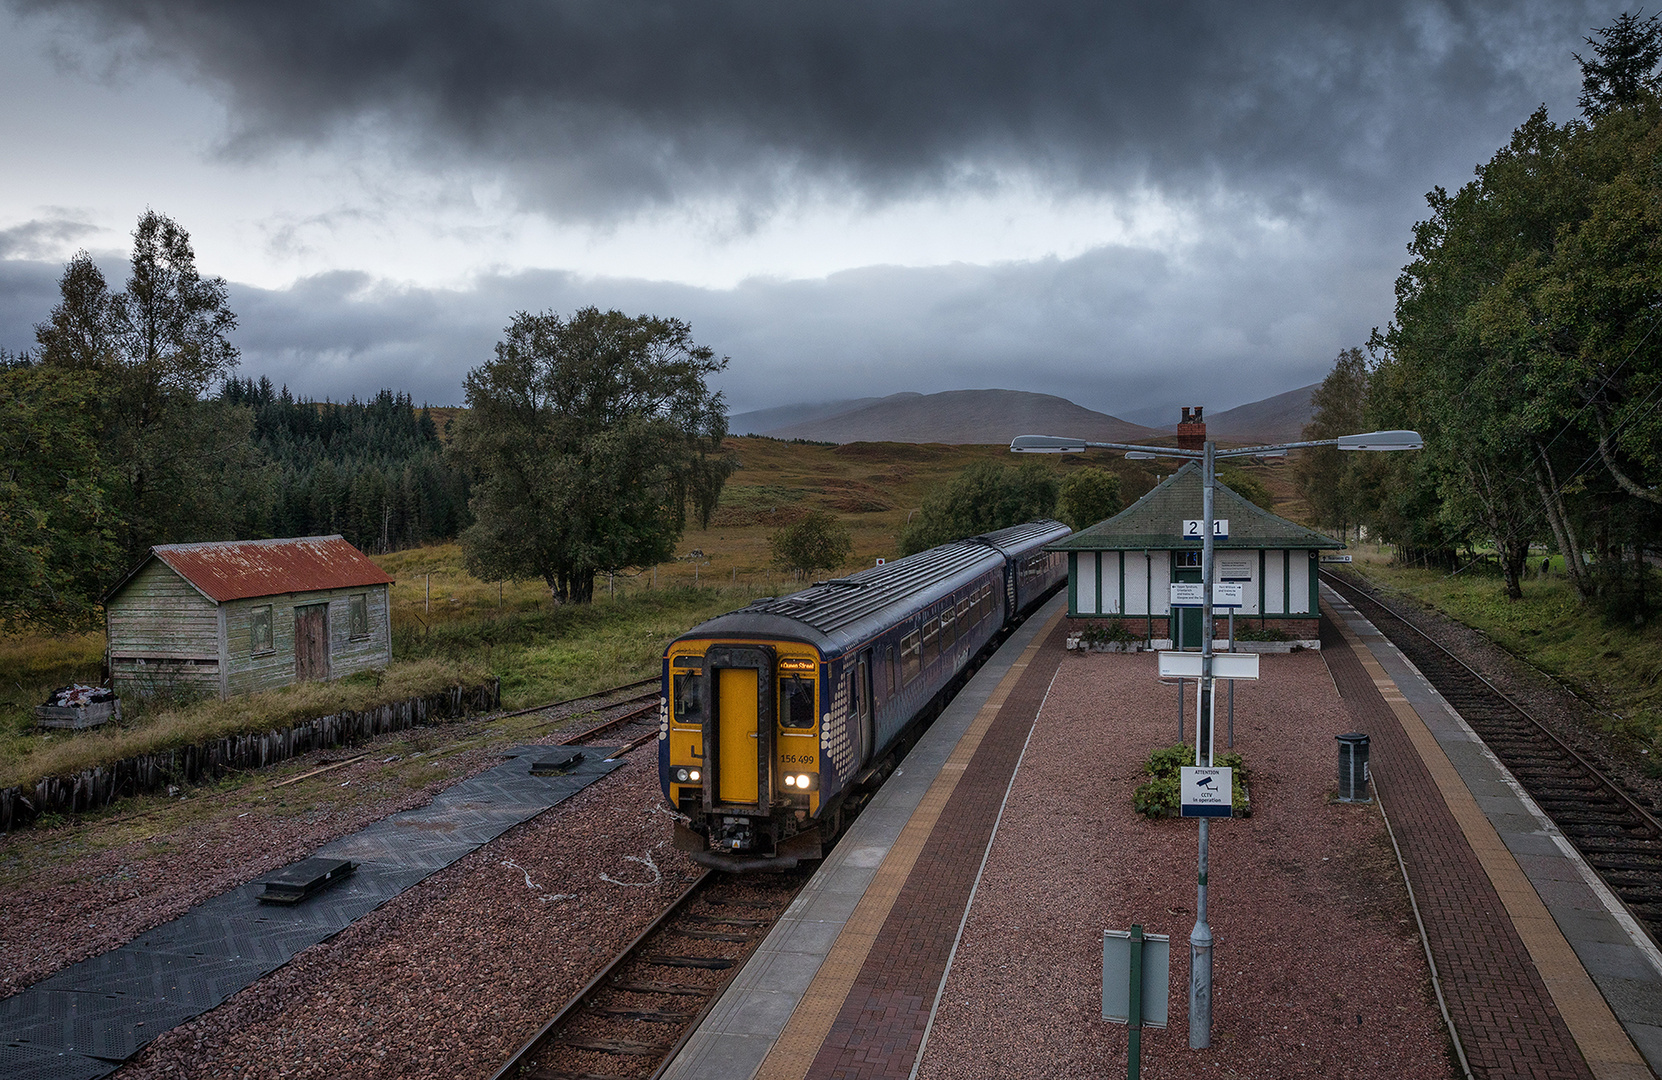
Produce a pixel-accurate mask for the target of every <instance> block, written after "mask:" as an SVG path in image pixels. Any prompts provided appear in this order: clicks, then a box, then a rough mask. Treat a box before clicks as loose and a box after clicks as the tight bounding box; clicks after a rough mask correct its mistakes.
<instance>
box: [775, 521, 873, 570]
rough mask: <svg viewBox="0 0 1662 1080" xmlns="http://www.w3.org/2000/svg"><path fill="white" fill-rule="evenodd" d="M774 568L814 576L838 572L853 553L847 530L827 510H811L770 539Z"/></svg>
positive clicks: (852, 541) (852, 545)
mask: <svg viewBox="0 0 1662 1080" xmlns="http://www.w3.org/2000/svg"><path fill="white" fill-rule="evenodd" d="M768 547H769V548H770V549H772V551H773V562H774V565H775V566H778V567H780V568H781V569H784V570H790V571H792V572H794V573H799V574H804V575H808V576H812V575H813V573H814V571H816V570H835V569H836V568H837V567H839V566H841V565H843V564H844V563H846V562H847V561H848V557H849V556H850V555H852V554H853V553H854V539H853V537H851V536H850V535H849V532H848V526H847V525H844V524H843V523H842V522H841V521H840V520H838V519H837V518H836V517H834V516H833V515H831V514H828V513H826V512H825V511H824V510H810V511H808V513H807V514H805V515H804V516H803V517H802V518H801V519H800V520H798V521H796V522H794V523H792V524H790V525H787V526H785V527H784V528H783V529H780V530H778V531H776V532H775V533H774V534H773V535H772V536H769V537H768Z"/></svg>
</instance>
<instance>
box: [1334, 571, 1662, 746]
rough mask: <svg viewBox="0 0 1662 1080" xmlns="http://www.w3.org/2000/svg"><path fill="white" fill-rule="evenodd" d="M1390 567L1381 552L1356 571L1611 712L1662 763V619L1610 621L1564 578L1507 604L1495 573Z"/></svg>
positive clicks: (1533, 585) (1612, 720) (1538, 583)
mask: <svg viewBox="0 0 1662 1080" xmlns="http://www.w3.org/2000/svg"><path fill="white" fill-rule="evenodd" d="M1388 559H1389V556H1388V554H1387V553H1384V552H1379V551H1374V552H1370V553H1367V557H1366V558H1365V559H1364V558H1358V560H1357V562H1356V563H1354V564H1353V566H1354V567H1355V568H1356V569H1357V570H1358V571H1359V572H1361V573H1362V574H1363V575H1364V576H1365V577H1367V578H1368V579H1369V580H1370V581H1372V582H1373V583H1375V584H1376V585H1379V586H1381V587H1383V588H1384V589H1385V590H1387V591H1395V592H1399V593H1403V594H1405V595H1407V596H1410V597H1413V598H1414V599H1415V600H1418V601H1420V602H1421V603H1423V604H1426V605H1428V606H1430V607H1433V608H1435V609H1437V610H1438V611H1440V612H1442V613H1443V614H1445V615H1447V616H1449V617H1450V618H1453V619H1456V620H1458V621H1460V622H1462V623H1464V624H1466V625H1467V626H1470V627H1472V628H1474V629H1477V630H1481V631H1483V632H1484V633H1485V634H1487V635H1489V637H1490V638H1491V639H1493V640H1494V642H1495V643H1496V644H1498V645H1500V646H1501V647H1502V648H1504V649H1506V650H1507V651H1508V652H1510V653H1512V654H1513V655H1514V656H1517V657H1520V658H1521V659H1523V660H1525V661H1527V662H1528V663H1530V664H1533V665H1534V666H1535V667H1537V668H1540V669H1541V670H1542V671H1545V672H1546V673H1547V674H1549V675H1551V676H1553V677H1554V678H1556V679H1558V680H1560V681H1561V682H1563V683H1564V684H1566V685H1567V686H1569V687H1570V688H1571V689H1573V690H1574V691H1575V692H1576V693H1578V694H1580V695H1581V696H1583V697H1584V698H1587V699H1588V700H1590V701H1592V702H1593V703H1594V704H1595V705H1597V706H1598V707H1599V708H1600V709H1602V710H1604V711H1605V712H1606V713H1607V714H1609V715H1607V716H1606V717H1605V720H1606V726H1607V729H1608V730H1609V731H1611V732H1612V733H1614V734H1618V735H1622V736H1625V737H1627V738H1630V739H1633V740H1635V741H1636V742H1637V743H1639V748H1640V749H1644V750H1647V751H1649V756H1650V757H1651V758H1652V759H1653V760H1655V758H1656V757H1657V756H1658V755H1662V619H1656V618H1653V619H1651V620H1649V621H1648V622H1647V623H1645V624H1644V625H1633V624H1631V623H1628V624H1617V623H1612V622H1610V621H1607V620H1605V619H1604V618H1602V617H1601V616H1600V614H1599V613H1598V611H1597V610H1595V609H1594V608H1592V607H1590V606H1588V605H1585V604H1582V603H1581V602H1580V601H1579V600H1577V599H1576V596H1575V593H1574V591H1573V590H1572V589H1571V588H1570V585H1569V582H1568V581H1567V580H1565V579H1564V578H1563V577H1562V576H1548V577H1546V578H1540V577H1536V578H1534V579H1531V580H1529V581H1526V582H1524V587H1523V593H1524V595H1523V599H1521V600H1508V599H1507V598H1506V587H1505V585H1504V583H1503V582H1502V580H1501V577H1500V574H1499V572H1498V571H1496V570H1493V569H1485V568H1473V569H1469V570H1467V571H1465V572H1463V573H1460V574H1455V575H1449V574H1446V573H1444V572H1442V571H1438V570H1420V569H1415V568H1412V567H1402V566H1395V565H1392V564H1391V563H1390V562H1389V561H1388Z"/></svg>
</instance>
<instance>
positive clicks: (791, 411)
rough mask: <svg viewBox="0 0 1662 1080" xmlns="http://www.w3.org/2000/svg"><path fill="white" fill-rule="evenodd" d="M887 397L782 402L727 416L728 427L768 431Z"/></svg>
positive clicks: (743, 431)
mask: <svg viewBox="0 0 1662 1080" xmlns="http://www.w3.org/2000/svg"><path fill="white" fill-rule="evenodd" d="M922 396H923V395H922V394H894V395H891V397H892V398H903V397H912V398H920V397H922ZM884 400H888V399H884V398H875V397H865V398H852V399H849V400H847V401H827V402H823V403H821V404H819V405H810V404H808V403H806V402H801V403H798V404H795V405H780V406H777V407H775V408H772V409H755V410H752V411H751V412H742V413H734V414H733V415H732V416H729V417H728V418H727V430H728V432H729V433H730V434H733V435H762V434H768V433H771V432H773V431H774V430H775V429H776V428H784V427H791V426H793V425H796V424H807V423H811V422H812V421H815V420H825V419H827V418H829V417H833V416H840V415H841V414H843V413H846V412H853V411H854V410H855V409H859V408H863V407H864V406H866V405H871V404H875V403H876V402H879V401H884Z"/></svg>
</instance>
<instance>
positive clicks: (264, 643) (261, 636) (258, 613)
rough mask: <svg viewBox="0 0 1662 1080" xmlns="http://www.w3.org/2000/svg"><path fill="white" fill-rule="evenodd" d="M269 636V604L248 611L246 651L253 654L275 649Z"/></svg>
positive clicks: (256, 654)
mask: <svg viewBox="0 0 1662 1080" xmlns="http://www.w3.org/2000/svg"><path fill="white" fill-rule="evenodd" d="M276 648H277V647H276V646H275V645H273V644H272V637H271V605H270V604H267V605H266V606H264V607H257V608H253V609H251V610H250V611H249V613H248V651H249V652H250V653H253V654H254V655H255V656H258V655H260V654H261V653H268V652H274V651H276Z"/></svg>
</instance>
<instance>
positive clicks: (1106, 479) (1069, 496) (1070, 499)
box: [1056, 465, 1125, 532]
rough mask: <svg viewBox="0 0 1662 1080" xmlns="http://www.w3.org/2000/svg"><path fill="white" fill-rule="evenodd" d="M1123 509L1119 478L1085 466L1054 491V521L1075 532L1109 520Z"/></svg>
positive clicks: (1070, 475) (1107, 472)
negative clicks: (1056, 520) (1058, 521)
mask: <svg viewBox="0 0 1662 1080" xmlns="http://www.w3.org/2000/svg"><path fill="white" fill-rule="evenodd" d="M1124 505H1125V502H1124V500H1123V499H1122V498H1121V496H1120V478H1119V474H1118V473H1112V472H1109V471H1108V470H1107V469H1099V468H1097V467H1096V466H1094V465H1087V466H1085V467H1084V468H1082V469H1075V470H1074V471H1073V472H1070V473H1068V475H1066V476H1064V477H1063V478H1062V482H1061V484H1060V485H1059V487H1058V489H1057V496H1056V517H1057V518H1058V519H1059V520H1060V521H1061V522H1062V523H1063V524H1065V525H1066V526H1067V527H1068V528H1070V529H1073V530H1074V531H1075V532H1077V531H1079V530H1080V529H1088V528H1090V527H1091V526H1092V525H1095V524H1096V523H1097V522H1099V521H1106V520H1107V519H1109V518H1111V517H1113V516H1114V515H1115V514H1117V513H1119V512H1120V508H1121V507H1123V506H1124Z"/></svg>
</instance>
